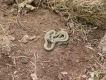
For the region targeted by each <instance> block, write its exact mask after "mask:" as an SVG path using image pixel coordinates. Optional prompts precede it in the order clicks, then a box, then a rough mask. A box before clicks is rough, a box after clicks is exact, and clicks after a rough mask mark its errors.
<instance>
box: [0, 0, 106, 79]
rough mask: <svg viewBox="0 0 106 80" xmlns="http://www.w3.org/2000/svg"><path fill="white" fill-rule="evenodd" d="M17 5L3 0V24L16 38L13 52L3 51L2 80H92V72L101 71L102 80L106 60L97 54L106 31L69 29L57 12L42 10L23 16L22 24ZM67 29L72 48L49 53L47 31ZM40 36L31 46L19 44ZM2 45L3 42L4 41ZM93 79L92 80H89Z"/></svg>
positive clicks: (0, 58)
mask: <svg viewBox="0 0 106 80" xmlns="http://www.w3.org/2000/svg"><path fill="white" fill-rule="evenodd" d="M12 10H13V6H9V7H8V6H7V5H6V4H4V3H1V1H0V24H1V25H5V26H8V27H9V28H8V34H7V35H6V36H8V35H11V36H13V37H15V40H14V41H11V42H10V44H9V49H6V50H4V49H2V48H0V80H36V79H32V77H31V74H33V73H35V75H37V80H88V79H89V78H91V75H90V73H91V72H95V71H97V72H98V73H99V77H95V79H94V80H100V79H101V78H102V77H103V76H104V75H105V73H106V72H105V70H106V68H105V66H104V67H103V66H101V65H102V64H104V62H105V61H106V59H105V57H104V59H103V60H101V57H100V56H99V55H98V54H97V48H98V43H99V41H100V39H101V38H102V37H103V35H104V33H105V32H106V31H105V30H92V31H88V33H87V34H85V33H84V31H86V32H87V30H84V29H78V28H74V29H71V30H69V29H68V28H67V26H66V25H65V22H64V21H63V20H62V18H61V17H60V16H59V15H57V14H55V13H54V12H52V11H50V10H48V9H43V8H40V9H38V10H37V11H31V12H28V13H25V14H21V23H22V24H23V25H24V26H25V28H23V27H22V26H19V25H18V24H17V22H16V17H17V13H16V12H15V13H14V12H12ZM60 29H66V31H67V32H70V33H69V40H68V45H56V46H55V48H54V49H53V50H52V51H49V52H48V51H46V50H45V49H44V47H43V45H44V35H45V31H46V32H47V31H49V30H56V31H59V30H60ZM26 34H27V35H30V36H39V37H40V38H39V39H37V40H31V41H28V42H27V43H25V44H24V43H22V42H19V40H21V39H22V38H23V36H25V35H26ZM0 43H1V42H0ZM89 80H90V79H89Z"/></svg>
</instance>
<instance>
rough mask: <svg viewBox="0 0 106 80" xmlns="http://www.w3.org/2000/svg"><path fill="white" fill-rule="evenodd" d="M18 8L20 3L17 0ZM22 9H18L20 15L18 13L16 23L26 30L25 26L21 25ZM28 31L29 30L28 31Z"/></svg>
mask: <svg viewBox="0 0 106 80" xmlns="http://www.w3.org/2000/svg"><path fill="white" fill-rule="evenodd" d="M16 3H17V6H18V5H19V3H18V1H17V0H16ZM21 10H22V9H21V8H19V7H18V13H17V19H16V22H17V24H18V25H19V26H21V27H22V28H24V29H26V28H25V26H24V25H23V24H22V23H21V19H20V12H21ZM26 30H27V29H26Z"/></svg>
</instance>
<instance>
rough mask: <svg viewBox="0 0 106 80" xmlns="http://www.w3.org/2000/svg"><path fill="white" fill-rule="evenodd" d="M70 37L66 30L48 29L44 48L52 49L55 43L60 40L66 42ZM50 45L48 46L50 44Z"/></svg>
mask: <svg viewBox="0 0 106 80" xmlns="http://www.w3.org/2000/svg"><path fill="white" fill-rule="evenodd" d="M68 38H69V36H68V33H67V32H66V31H64V30H61V31H60V32H56V31H55V30H50V31H48V32H47V33H46V34H45V36H44V40H45V43H44V48H45V50H47V51H50V50H52V49H53V48H54V46H55V44H56V43H58V42H65V41H67V40H68ZM49 44H51V45H50V47H48V45H49Z"/></svg>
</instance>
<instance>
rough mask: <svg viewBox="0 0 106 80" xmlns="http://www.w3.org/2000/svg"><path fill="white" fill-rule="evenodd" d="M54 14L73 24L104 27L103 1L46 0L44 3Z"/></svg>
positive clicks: (105, 6) (104, 6)
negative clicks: (71, 21) (73, 22)
mask: <svg viewBox="0 0 106 80" xmlns="http://www.w3.org/2000/svg"><path fill="white" fill-rule="evenodd" d="M44 3H47V6H48V7H49V8H50V9H52V10H53V11H54V12H56V13H58V14H60V15H61V16H64V17H66V18H67V19H68V21H70V20H74V21H75V22H80V23H81V24H84V25H91V26H96V27H100V28H105V27H106V26H105V25H106V17H105V16H106V2H105V0H47V1H44Z"/></svg>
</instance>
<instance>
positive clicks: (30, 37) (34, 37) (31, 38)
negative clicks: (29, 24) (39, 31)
mask: <svg viewBox="0 0 106 80" xmlns="http://www.w3.org/2000/svg"><path fill="white" fill-rule="evenodd" d="M36 38H37V36H29V38H28V40H30V41H32V40H34V39H36Z"/></svg>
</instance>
